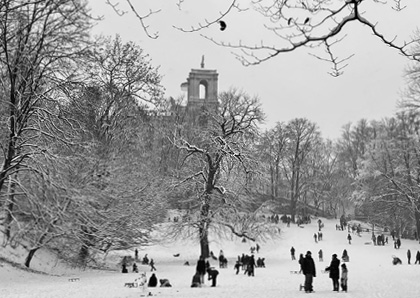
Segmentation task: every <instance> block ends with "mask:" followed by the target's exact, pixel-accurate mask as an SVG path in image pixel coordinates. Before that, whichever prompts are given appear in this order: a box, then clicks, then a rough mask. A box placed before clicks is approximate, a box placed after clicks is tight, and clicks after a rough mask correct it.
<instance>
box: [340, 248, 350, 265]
mask: <svg viewBox="0 0 420 298" xmlns="http://www.w3.org/2000/svg"><path fill="white" fill-rule="evenodd" d="M341 259H342V260H343V262H348V261H350V258H349V255H348V254H347V250H346V249H344V250H343V255H342V256H341Z"/></svg>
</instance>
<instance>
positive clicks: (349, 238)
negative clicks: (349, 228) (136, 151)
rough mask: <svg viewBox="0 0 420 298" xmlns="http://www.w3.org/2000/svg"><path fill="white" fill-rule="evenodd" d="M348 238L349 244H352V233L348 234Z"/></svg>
mask: <svg viewBox="0 0 420 298" xmlns="http://www.w3.org/2000/svg"><path fill="white" fill-rule="evenodd" d="M347 240H348V241H349V244H351V235H350V233H349V234H348V235H347Z"/></svg>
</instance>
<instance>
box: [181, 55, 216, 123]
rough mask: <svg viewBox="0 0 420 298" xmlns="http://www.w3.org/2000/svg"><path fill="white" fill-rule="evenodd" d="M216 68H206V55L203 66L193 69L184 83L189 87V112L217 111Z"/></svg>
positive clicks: (192, 113)
mask: <svg viewBox="0 0 420 298" xmlns="http://www.w3.org/2000/svg"><path fill="white" fill-rule="evenodd" d="M218 76H219V74H218V73H217V71H216V70H212V69H205V68H204V56H203V58H202V60H201V68H199V69H191V71H190V74H189V76H188V78H187V82H186V83H184V84H182V86H183V87H186V88H187V107H186V109H187V111H186V112H187V114H188V115H189V116H190V117H191V116H193V117H194V116H197V115H199V114H200V113H201V111H203V110H208V111H215V110H217V107H218V99H217V94H218V90H217V79H218Z"/></svg>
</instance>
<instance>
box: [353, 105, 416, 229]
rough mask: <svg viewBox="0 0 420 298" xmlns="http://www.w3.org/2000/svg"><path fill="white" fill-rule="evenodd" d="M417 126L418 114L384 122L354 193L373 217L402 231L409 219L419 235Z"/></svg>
mask: <svg viewBox="0 0 420 298" xmlns="http://www.w3.org/2000/svg"><path fill="white" fill-rule="evenodd" d="M418 129H419V122H418V115H416V114H405V113H400V114H398V115H397V116H396V117H395V118H391V119H387V120H385V121H383V122H382V123H381V126H380V127H379V129H378V130H379V132H380V133H379V134H378V135H377V137H376V138H375V139H372V140H371V145H370V146H369V150H368V151H366V154H365V157H364V161H363V163H362V167H361V169H360V175H359V176H358V177H357V180H358V185H359V189H358V191H357V192H356V196H355V198H357V199H359V203H361V205H362V207H365V208H364V210H365V211H367V212H368V215H369V216H370V218H371V220H372V221H376V222H378V221H380V222H381V223H382V224H384V223H385V224H387V225H389V226H393V227H395V228H396V229H397V230H398V231H401V232H402V230H403V229H404V227H405V226H408V224H409V223H410V221H411V222H415V223H416V226H417V227H416V231H417V235H418V232H419V222H420V221H419V219H420V212H419V210H420V209H419V206H420V201H419V194H420V192H419V188H418V184H419V181H420V178H419V177H420V172H419V162H420V159H419V157H420V153H419V151H418V144H419V140H418V136H417V131H418ZM366 206H367V207H366ZM384 214H386V216H384ZM410 233H411V231H410Z"/></svg>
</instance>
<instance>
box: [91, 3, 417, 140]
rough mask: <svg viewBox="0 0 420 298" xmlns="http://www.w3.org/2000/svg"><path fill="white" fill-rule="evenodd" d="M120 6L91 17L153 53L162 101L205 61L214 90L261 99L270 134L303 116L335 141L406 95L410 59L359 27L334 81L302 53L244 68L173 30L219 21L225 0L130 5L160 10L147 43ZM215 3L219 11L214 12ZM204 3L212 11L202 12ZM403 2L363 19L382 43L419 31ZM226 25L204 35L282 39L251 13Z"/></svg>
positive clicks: (96, 6)
mask: <svg viewBox="0 0 420 298" xmlns="http://www.w3.org/2000/svg"><path fill="white" fill-rule="evenodd" d="M119 1H120V6H119V7H120V8H121V9H123V10H126V11H127V14H125V15H124V16H118V15H117V14H116V13H115V12H114V11H113V10H112V9H111V7H109V6H108V5H106V4H105V2H106V0H95V1H93V0H91V1H90V2H91V7H92V9H93V13H95V14H98V15H102V16H104V20H103V21H101V22H100V23H99V24H98V26H97V27H96V29H95V32H97V33H99V32H100V33H103V34H105V35H112V36H114V35H115V34H119V35H121V37H122V38H123V40H125V41H128V40H131V41H134V42H135V43H137V44H138V45H140V46H141V47H142V48H143V49H144V50H145V52H146V53H147V54H149V55H150V57H151V59H152V64H153V65H154V66H160V73H161V74H162V75H163V80H162V84H163V85H164V87H165V88H166V96H167V97H169V96H172V97H175V98H176V97H179V96H181V95H182V94H183V92H182V91H181V88H180V84H181V83H182V82H184V81H185V80H186V78H187V77H188V74H189V72H190V70H191V69H192V68H199V67H200V62H201V57H202V55H204V56H205V68H208V69H216V70H217V71H218V73H219V91H225V90H228V89H229V88H230V87H236V88H239V89H243V90H244V91H245V92H247V93H248V94H250V95H257V96H258V97H259V98H260V100H261V103H262V106H263V110H264V112H265V113H266V115H267V121H266V125H265V126H266V127H267V128H271V127H273V126H274V125H275V123H276V122H287V121H289V120H291V119H293V118H297V117H305V118H308V119H309V120H311V121H313V122H315V123H316V124H317V125H318V126H319V128H320V130H321V132H322V135H323V137H325V138H331V139H336V138H338V137H339V136H340V135H341V129H342V126H343V125H345V124H347V123H349V122H352V123H356V122H357V121H358V120H360V119H362V118H366V119H368V120H380V119H382V118H384V117H390V116H392V115H393V114H394V113H395V111H396V109H397V101H398V100H399V99H400V98H401V96H400V93H401V91H402V90H403V89H404V85H405V81H404V78H403V75H404V69H405V68H406V67H407V65H408V63H409V62H408V60H407V59H406V58H404V57H402V56H401V55H400V54H399V53H398V52H397V51H396V50H395V49H391V48H389V47H387V46H386V45H384V44H383V43H381V42H380V41H379V39H378V38H377V37H375V36H373V35H372V34H371V32H370V29H369V28H367V27H364V26H361V25H360V24H358V23H355V24H352V25H351V26H349V27H348V28H347V29H346V31H345V33H346V34H347V37H346V38H345V39H344V41H342V42H341V43H340V44H339V45H338V47H337V54H338V55H339V56H340V57H342V58H344V57H346V56H347V55H349V54H355V56H353V57H352V58H351V59H350V60H349V61H348V63H349V65H348V66H347V67H346V68H345V72H344V75H342V76H340V77H332V76H330V75H328V71H330V67H331V65H330V64H328V63H326V62H323V61H320V60H319V59H316V58H314V57H313V56H311V55H309V54H308V51H307V50H306V49H301V50H299V51H296V52H295V53H287V54H281V55H279V56H277V57H275V58H273V59H272V60H269V61H267V62H264V63H263V64H261V65H257V66H248V67H245V66H243V65H242V64H241V63H240V62H239V61H238V60H237V59H236V58H235V56H234V55H232V53H231V50H230V49H229V48H224V47H219V46H216V45H214V44H213V43H211V42H210V41H208V40H206V39H204V38H202V37H201V36H200V35H199V33H183V32H180V31H179V30H176V29H174V28H173V27H172V26H173V25H175V26H180V27H183V28H189V26H190V25H196V24H197V21H199V20H203V19H202V17H203V15H205V17H206V18H208V19H211V18H212V17H214V16H216V17H217V16H218V13H219V11H220V10H221V9H222V7H223V4H226V2H227V1H226V0H212V1H207V0H185V1H184V3H185V4H184V6H183V10H182V11H180V10H179V9H178V7H177V6H176V5H175V2H176V0H132V2H133V3H134V4H135V5H137V8H138V11H139V13H140V14H146V13H147V12H148V9H149V8H151V9H159V8H161V9H162V11H161V12H160V13H159V14H156V15H153V16H152V17H150V18H149V19H148V20H147V24H148V25H149V26H150V27H149V29H150V32H152V33H154V32H159V38H157V39H150V38H148V37H147V36H146V35H145V33H144V31H143V29H142V28H141V26H140V24H139V21H138V20H137V19H136V18H135V17H134V15H133V14H132V13H131V12H130V11H129V7H127V6H125V5H124V0H119ZM218 2H220V3H222V6H217V5H216V3H218ZM388 2H390V1H388ZM209 3H210V4H211V6H209V7H206V6H205V5H206V4H209ZM403 3H406V4H407V5H408V6H407V8H406V9H404V11H403V12H400V13H396V12H395V11H394V10H392V9H391V8H390V7H389V6H386V5H380V4H378V5H377V8H376V9H375V12H374V14H369V13H366V15H365V16H366V17H369V16H371V15H372V16H374V20H375V22H377V23H378V25H377V28H378V29H380V30H383V31H384V33H386V34H387V37H389V38H393V37H394V36H395V37H397V39H398V40H402V39H403V38H407V37H409V36H410V35H412V34H413V31H414V30H415V29H416V27H417V26H419V25H420V19H419V18H418V12H419V11H420V1H418V0H410V1H409V0H406V1H405V2H404V0H403ZM146 7H147V8H146ZM225 21H226V23H227V28H226V30H225V31H220V30H219V28H218V26H217V25H215V26H213V27H211V28H209V29H208V30H207V31H204V32H202V33H204V34H206V35H209V36H212V37H214V38H216V39H219V40H224V41H232V42H237V41H238V40H239V39H241V40H245V41H251V42H252V43H259V42H260V40H264V41H265V42H266V43H268V44H275V43H277V42H278V41H279V39H278V38H275V37H273V36H270V35H268V32H267V31H266V30H264V29H263V28H262V26H261V24H262V22H261V18H259V17H258V16H257V15H256V14H255V13H254V14H251V13H250V12H248V13H247V14H246V13H245V14H244V13H243V14H239V15H238V14H237V13H232V14H231V15H229V16H228V17H226V18H225Z"/></svg>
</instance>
